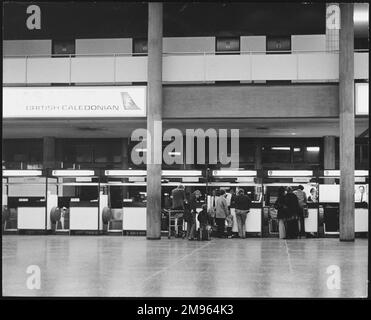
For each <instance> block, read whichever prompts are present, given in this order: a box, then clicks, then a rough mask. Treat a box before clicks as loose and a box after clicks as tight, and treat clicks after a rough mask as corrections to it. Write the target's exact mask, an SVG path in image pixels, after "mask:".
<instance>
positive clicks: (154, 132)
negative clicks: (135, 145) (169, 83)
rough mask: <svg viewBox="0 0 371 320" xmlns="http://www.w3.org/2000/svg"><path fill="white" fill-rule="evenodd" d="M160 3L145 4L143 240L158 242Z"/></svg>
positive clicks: (159, 235) (160, 136) (160, 125)
mask: <svg viewBox="0 0 371 320" xmlns="http://www.w3.org/2000/svg"><path fill="white" fill-rule="evenodd" d="M162 10H163V9H162V3H159V2H149V3H148V66H147V67H148V69H147V72H148V107H147V133H148V135H149V137H147V239H150V240H154V239H161V164H162Z"/></svg>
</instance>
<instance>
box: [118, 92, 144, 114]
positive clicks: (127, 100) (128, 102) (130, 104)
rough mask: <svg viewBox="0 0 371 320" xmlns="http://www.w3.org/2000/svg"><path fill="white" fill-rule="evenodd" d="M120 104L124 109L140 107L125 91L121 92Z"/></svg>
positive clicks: (137, 108)
mask: <svg viewBox="0 0 371 320" xmlns="http://www.w3.org/2000/svg"><path fill="white" fill-rule="evenodd" d="M121 96H122V104H123V106H124V109H125V110H140V108H139V107H138V106H137V105H136V104H135V102H134V100H133V99H132V98H131V97H130V94H129V93H127V92H121Z"/></svg>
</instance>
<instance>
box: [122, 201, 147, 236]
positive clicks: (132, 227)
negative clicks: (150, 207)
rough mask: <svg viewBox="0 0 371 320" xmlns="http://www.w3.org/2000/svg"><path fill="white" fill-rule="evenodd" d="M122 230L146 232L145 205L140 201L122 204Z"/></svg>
mask: <svg viewBox="0 0 371 320" xmlns="http://www.w3.org/2000/svg"><path fill="white" fill-rule="evenodd" d="M122 210H123V216H122V229H123V230H124V231H145V230H147V205H146V203H145V202H142V201H133V202H126V201H124V202H123V208H122Z"/></svg>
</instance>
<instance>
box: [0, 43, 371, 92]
mask: <svg viewBox="0 0 371 320" xmlns="http://www.w3.org/2000/svg"><path fill="white" fill-rule="evenodd" d="M368 55H369V52H368V50H356V51H355V53H354V77H355V79H368ZM338 79H339V52H338V51H330V52H329V51H274V52H262V51H249V52H217V53H215V52H203V53H200V52H181V53H180V52H167V53H164V54H163V81H164V82H165V83H166V82H170V83H209V82H215V81H242V82H252V81H257V82H259V81H269V80H289V81H294V82H313V81H315V82H317V81H318V82H336V81H338ZM146 81H147V56H146V55H137V54H135V55H134V54H132V53H124V54H112V55H101V54H99V55H94V54H89V55H87V54H79V55H36V56H6V57H4V58H3V83H4V84H5V85H28V84H35V85H38V84H50V83H55V84H64V85H66V84H67V85H68V84H72V83H78V84H100V83H110V84H123V83H133V82H146Z"/></svg>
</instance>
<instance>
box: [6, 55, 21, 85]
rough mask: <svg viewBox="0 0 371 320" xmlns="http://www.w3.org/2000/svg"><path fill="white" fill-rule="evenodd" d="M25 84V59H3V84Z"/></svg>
mask: <svg viewBox="0 0 371 320" xmlns="http://www.w3.org/2000/svg"><path fill="white" fill-rule="evenodd" d="M25 82H26V59H23V58H6V59H3V83H8V84H11V83H25Z"/></svg>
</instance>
